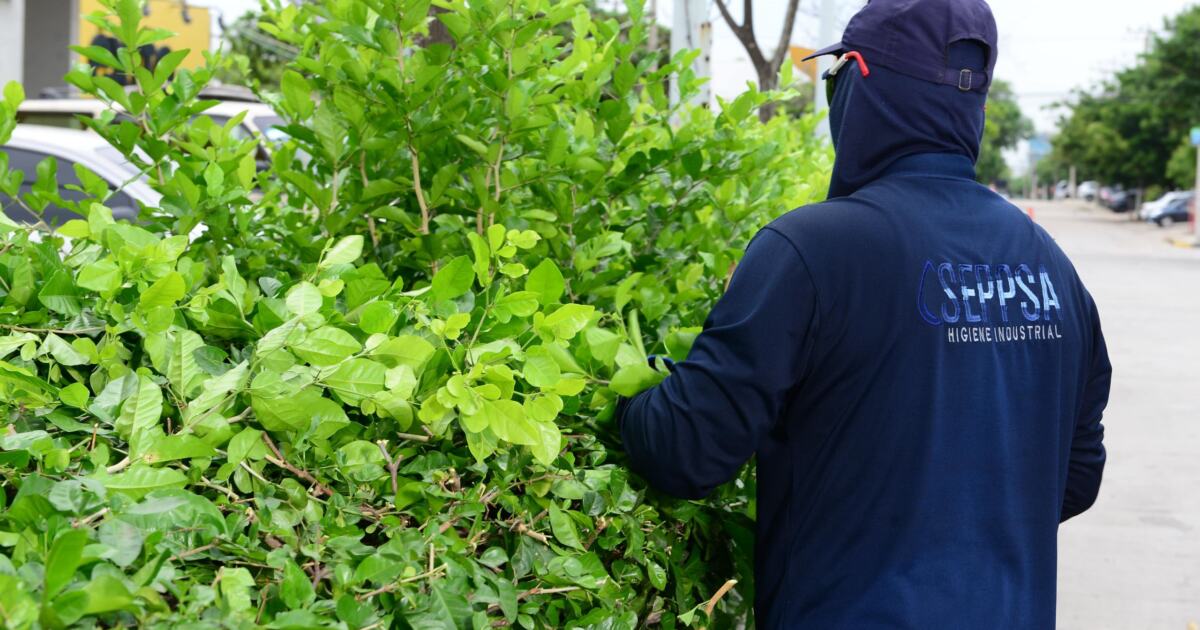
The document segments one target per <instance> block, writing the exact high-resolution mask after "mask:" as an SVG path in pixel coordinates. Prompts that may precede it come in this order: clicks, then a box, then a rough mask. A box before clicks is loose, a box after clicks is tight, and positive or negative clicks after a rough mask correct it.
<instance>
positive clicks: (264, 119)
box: [254, 116, 291, 143]
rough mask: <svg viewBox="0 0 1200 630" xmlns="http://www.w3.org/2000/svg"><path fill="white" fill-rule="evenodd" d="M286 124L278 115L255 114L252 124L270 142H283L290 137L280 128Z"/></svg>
mask: <svg viewBox="0 0 1200 630" xmlns="http://www.w3.org/2000/svg"><path fill="white" fill-rule="evenodd" d="M286 124H287V122H286V121H284V120H283V118H280V117H279V116H256V117H255V118H254V125H255V126H256V127H258V130H259V131H260V132H262V135H263V137H264V138H266V139H267V140H268V141H269V142H272V143H278V142H285V141H286V140H287V139H288V138H290V137H291V136H289V135H288V134H287V132H286V131H284V130H283V129H280V127H283V126H284V125H286Z"/></svg>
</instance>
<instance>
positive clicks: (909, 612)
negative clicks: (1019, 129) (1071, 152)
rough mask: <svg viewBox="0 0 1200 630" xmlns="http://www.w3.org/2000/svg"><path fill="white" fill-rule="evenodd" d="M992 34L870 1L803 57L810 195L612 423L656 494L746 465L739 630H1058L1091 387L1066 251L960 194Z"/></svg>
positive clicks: (981, 5) (1092, 421)
mask: <svg viewBox="0 0 1200 630" xmlns="http://www.w3.org/2000/svg"><path fill="white" fill-rule="evenodd" d="M996 39H997V35H996V23H995V20H994V18H993V17H992V12H991V9H990V8H989V6H988V5H987V3H986V2H984V1H983V0H873V1H872V2H870V3H869V4H868V5H867V6H866V7H865V8H864V9H862V11H861V12H860V13H858V14H857V15H856V16H855V17H854V18H853V19H852V20H851V21H850V23H849V25H848V26H847V28H846V31H845V33H844V35H843V37H842V40H841V41H840V42H838V43H837V44H834V45H833V46H830V47H828V48H825V49H823V50H821V51H818V52H817V53H816V54H817V55H835V56H836V57H837V59H836V62H835V63H834V64H833V66H832V69H831V70H830V71H829V72H828V73H827V74H826V77H825V81H826V82H827V87H828V91H829V95H830V97H831V98H830V112H829V121H830V127H831V132H832V140H833V145H834V148H835V150H836V161H835V163H834V169H833V179H832V183H831V185H830V190H829V199H828V200H827V201H825V202H823V203H820V204H816V205H812V206H808V207H804V208H800V209H797V210H794V211H792V212H790V213H788V214H785V215H783V216H782V217H781V218H779V219H778V220H776V221H774V222H773V223H771V224H770V225H768V226H767V227H765V228H763V229H762V230H761V231H760V232H759V233H758V235H757V236H756V237H755V238H754V239H753V240H752V241H751V243H750V244H749V246H748V248H747V250H746V253H745V257H744V258H743V260H742V262H741V264H740V265H739V267H738V269H737V271H736V273H735V274H734V276H733V280H732V282H731V283H730V285H729V287H728V290H727V292H726V294H725V295H724V297H723V298H722V299H721V300H720V301H719V302H718V304H717V305H716V307H715V308H714V309H713V311H712V313H711V315H710V316H709V317H708V320H707V322H706V323H705V327H704V331H703V333H702V334H700V335H699V336H698V338H697V339H696V342H695V345H694V346H693V348H692V349H691V352H690V354H689V355H688V357H687V360H686V361H681V362H679V363H678V364H676V365H674V366H672V368H671V370H672V371H671V374H670V376H668V377H667V378H666V379H665V380H663V381H662V383H660V384H659V385H658V386H656V387H654V388H652V389H649V390H647V391H645V392H642V393H641V394H640V395H638V396H636V397H634V398H633V399H631V400H622V401H621V403H620V404H619V405H618V410H617V420H618V422H619V423H620V428H621V436H622V439H623V442H624V446H625V449H626V450H627V452H628V455H629V461H630V466H631V467H632V469H633V470H634V471H635V472H637V473H639V474H640V475H642V476H643V477H644V478H645V479H646V480H647V481H648V482H649V484H650V485H651V486H653V487H655V488H657V489H659V490H661V491H663V492H666V493H669V494H672V495H675V496H678V497H683V498H698V497H703V496H705V495H706V494H707V493H709V492H710V491H711V490H712V489H713V488H714V487H716V486H718V485H720V484H722V483H724V482H726V481H728V480H730V479H731V478H732V477H733V476H734V475H735V474H736V473H737V471H738V470H739V468H740V467H741V466H742V465H743V464H745V463H746V462H747V461H748V460H750V459H751V457H756V459H757V466H758V482H757V492H758V502H757V506H758V512H757V521H758V522H757V533H756V552H755V578H756V580H755V584H756V593H755V600H756V601H755V610H756V625H757V627H759V628H767V629H775V628H789V629H791V628H813V629H818V630H834V629H838V628H850V629H854V630H864V629H870V628H914V629H921V630H926V629H932V628H971V629H973V630H979V629H985V628H998V629H999V628H1004V629H1011V628H1022V629H1028V628H1052V627H1053V626H1054V623H1055V585H1056V572H1057V562H1056V556H1057V533H1058V531H1057V530H1058V525H1059V523H1060V522H1062V521H1064V520H1066V519H1068V518H1071V517H1073V516H1076V515H1078V514H1079V513H1081V512H1083V511H1084V510H1086V509H1088V507H1090V506H1091V505H1092V503H1093V502H1094V501H1095V499H1096V495H1097V492H1098V490H1099V486H1100V477H1101V472H1102V470H1103V467H1104V462H1105V451H1104V447H1103V444H1102V440H1103V435H1104V432H1103V427H1102V425H1101V415H1102V412H1103V410H1104V407H1105V405H1106V403H1107V399H1108V392H1109V383H1110V378H1111V368H1110V366H1109V362H1108V357H1107V353H1106V351H1105V345H1104V338H1103V336H1102V335H1101V332H1100V320H1099V317H1098V315H1097V309H1096V305H1095V303H1094V302H1093V300H1092V298H1091V296H1090V295H1089V294H1088V292H1087V290H1086V289H1085V288H1084V286H1083V283H1082V282H1081V281H1080V279H1079V277H1078V275H1077V274H1076V272H1075V269H1074V268H1073V267H1072V265H1071V262H1070V261H1069V260H1068V259H1067V256H1066V255H1065V254H1064V253H1063V252H1062V250H1060V249H1059V247H1058V246H1057V245H1056V244H1055V242H1054V240H1053V239H1051V238H1050V236H1049V235H1047V233H1046V232H1045V231H1044V230H1042V228H1040V227H1039V226H1038V225H1036V224H1035V223H1034V222H1032V221H1031V220H1030V219H1029V218H1028V217H1027V216H1026V215H1025V214H1024V213H1022V212H1021V211H1020V210H1019V209H1017V208H1016V207H1014V206H1012V205H1011V204H1009V203H1008V202H1007V201H1005V200H1004V199H1003V198H1001V197H999V196H998V195H996V194H995V193H993V192H992V191H990V190H989V189H988V188H987V187H985V186H982V185H980V184H978V183H976V181H975V168H974V164H975V161H976V160H977V159H978V157H979V146H980V142H981V139H982V137H983V129H984V119H985V116H986V112H985V105H986V102H987V93H988V88H989V86H991V84H992V80H993V74H992V73H993V69H994V68H995V63H996V55H997V48H996ZM763 176H764V177H770V173H764V174H763Z"/></svg>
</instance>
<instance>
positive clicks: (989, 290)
mask: <svg viewBox="0 0 1200 630" xmlns="http://www.w3.org/2000/svg"><path fill="white" fill-rule="evenodd" d="M917 311H918V312H919V313H920V315H921V319H923V320H925V323H927V324H929V325H930V326H938V327H940V328H942V329H943V330H944V331H945V335H946V340H947V341H949V342H950V343H955V344H958V343H1022V342H1044V341H1056V340H1058V339H1062V331H1061V329H1060V326H1061V325H1062V321H1063V317H1062V304H1061V303H1060V302H1059V300H1058V294H1057V293H1055V291H1054V282H1053V280H1052V279H1051V278H1050V273H1049V272H1048V271H1046V267H1045V266H1038V269H1037V272H1036V273H1035V272H1034V271H1033V269H1032V267H1030V265H1027V264H1019V265H1015V266H1014V265H979V264H968V263H951V262H942V263H938V264H935V263H934V262H933V261H931V260H927V261H925V266H924V268H923V269H922V270H921V281H920V282H919V283H918V284H917Z"/></svg>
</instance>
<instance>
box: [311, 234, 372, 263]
mask: <svg viewBox="0 0 1200 630" xmlns="http://www.w3.org/2000/svg"><path fill="white" fill-rule="evenodd" d="M362 250H363V237H362V235H360V234H354V235H352V236H347V237H345V238H342V239H341V240H339V241H338V242H337V243H334V245H333V247H330V248H329V250H328V251H326V252H325V255H324V256H322V257H321V262H320V264H318V265H317V268H318V269H328V268H329V267H332V266H334V265H345V264H349V263H352V262H354V261H356V260H358V257H359V256H362Z"/></svg>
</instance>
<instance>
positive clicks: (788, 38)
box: [746, 0, 824, 72]
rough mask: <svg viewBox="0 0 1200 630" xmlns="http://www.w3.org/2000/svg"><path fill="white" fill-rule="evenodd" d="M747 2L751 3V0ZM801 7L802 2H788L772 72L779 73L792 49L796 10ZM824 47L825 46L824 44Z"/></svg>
mask: <svg viewBox="0 0 1200 630" xmlns="http://www.w3.org/2000/svg"><path fill="white" fill-rule="evenodd" d="M746 1H747V2H749V0H746ZM799 7H800V0H788V7H787V14H786V15H785V16H784V18H783V33H781V34H780V35H779V45H778V46H776V47H775V54H774V55H772V56H771V70H772V71H774V72H779V68H780V66H781V65H782V64H783V60H784V58H785V57H787V54H788V50H789V49H790V48H791V44H792V31H793V30H794V29H795V27H796V10H797V9H798V8H799ZM822 45H824V44H823V43H822Z"/></svg>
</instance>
